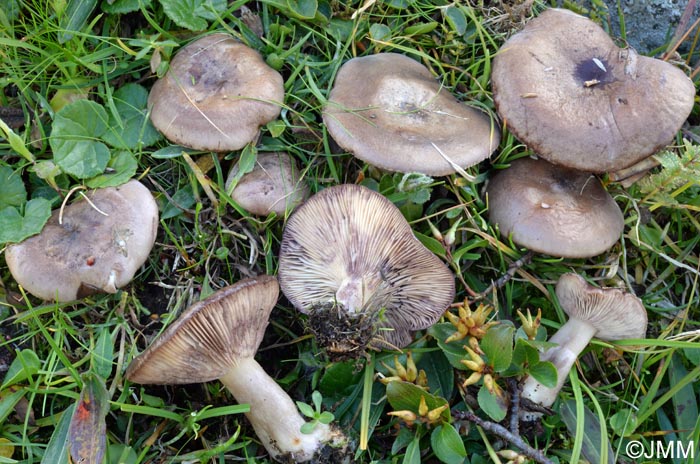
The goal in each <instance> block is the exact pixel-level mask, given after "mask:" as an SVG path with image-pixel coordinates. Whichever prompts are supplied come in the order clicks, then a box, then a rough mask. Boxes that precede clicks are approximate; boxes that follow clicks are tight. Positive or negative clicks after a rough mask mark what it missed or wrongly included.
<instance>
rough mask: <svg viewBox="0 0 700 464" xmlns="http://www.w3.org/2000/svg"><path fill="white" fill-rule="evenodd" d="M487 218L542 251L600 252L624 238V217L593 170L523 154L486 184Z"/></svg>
mask: <svg viewBox="0 0 700 464" xmlns="http://www.w3.org/2000/svg"><path fill="white" fill-rule="evenodd" d="M486 191H487V193H488V201H489V219H490V220H491V222H492V223H494V224H498V225H499V227H500V232H501V234H502V235H504V236H508V235H511V234H512V239H513V241H514V242H515V243H517V244H519V245H522V246H524V247H527V248H530V249H531V250H534V251H537V252H539V253H545V254H548V255H552V256H561V257H565V258H585V257H590V256H596V255H599V254H601V253H603V252H604V251H606V250H607V249H609V248H610V247H612V246H613V245H614V244H615V242H616V241H617V240H618V239H619V238H620V234H622V231H623V229H624V225H625V224H624V219H623V216H622V212H621V211H620V208H619V207H618V206H617V203H615V200H614V199H613V198H612V197H611V196H610V194H608V192H607V191H606V190H605V189H604V188H603V186H602V185H601V184H600V182H599V181H598V179H597V178H596V177H595V176H593V175H592V174H585V173H582V172H579V171H575V170H573V169H567V168H564V167H562V166H556V165H553V164H551V163H548V162H546V161H543V160H534V159H531V158H521V159H518V160H516V161H514V162H513V163H512V164H511V166H510V167H509V168H508V169H504V170H503V171H500V172H498V173H497V174H496V175H495V176H494V177H493V178H492V179H491V180H490V181H489V183H488V186H487V189H486Z"/></svg>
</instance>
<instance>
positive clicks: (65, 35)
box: [58, 0, 97, 44]
mask: <svg viewBox="0 0 700 464" xmlns="http://www.w3.org/2000/svg"><path fill="white" fill-rule="evenodd" d="M96 6H97V0H68V5H67V6H66V9H65V10H64V11H63V14H62V15H61V17H60V20H59V23H58V24H59V26H58V27H59V32H58V43H61V44H62V43H66V42H68V41H69V40H70V39H72V38H73V34H74V33H75V32H80V31H81V30H82V29H83V28H84V27H85V23H86V22H87V20H88V18H89V17H90V15H91V14H92V12H93V10H94V9H95V7H96Z"/></svg>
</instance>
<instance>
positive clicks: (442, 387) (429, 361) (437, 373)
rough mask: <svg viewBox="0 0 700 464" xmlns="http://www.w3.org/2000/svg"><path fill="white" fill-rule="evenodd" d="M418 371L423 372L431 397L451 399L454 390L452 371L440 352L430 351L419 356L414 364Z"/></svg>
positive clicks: (453, 374)
mask: <svg viewBox="0 0 700 464" xmlns="http://www.w3.org/2000/svg"><path fill="white" fill-rule="evenodd" d="M416 367H417V368H418V369H422V370H423V371H425V375H426V377H427V378H428V387H430V392H431V393H432V394H433V395H440V396H442V397H443V398H451V397H452V391H453V390H454V383H455V382H454V376H455V373H454V369H452V366H451V365H450V362H449V361H448V360H447V358H446V357H445V355H444V353H443V352H442V351H440V350H434V351H430V352H428V353H425V354H424V355H423V356H421V358H420V360H418V362H417V363H416Z"/></svg>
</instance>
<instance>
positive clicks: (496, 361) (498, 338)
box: [480, 321, 515, 372]
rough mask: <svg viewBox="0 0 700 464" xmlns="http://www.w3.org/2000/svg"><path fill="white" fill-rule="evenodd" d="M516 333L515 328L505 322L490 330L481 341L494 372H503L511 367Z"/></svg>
mask: <svg viewBox="0 0 700 464" xmlns="http://www.w3.org/2000/svg"><path fill="white" fill-rule="evenodd" d="M514 332H515V328H514V327H513V326H512V325H510V324H507V323H506V321H503V322H502V323H500V324H498V325H494V326H492V327H491V328H489V329H488V331H487V332H486V335H484V338H483V339H482V340H481V343H480V346H481V349H482V351H483V352H484V354H485V355H486V357H487V358H488V364H489V365H490V366H491V368H492V369H493V370H494V372H503V371H505V370H506V369H508V367H509V366H510V362H511V360H512V359H513V333H514Z"/></svg>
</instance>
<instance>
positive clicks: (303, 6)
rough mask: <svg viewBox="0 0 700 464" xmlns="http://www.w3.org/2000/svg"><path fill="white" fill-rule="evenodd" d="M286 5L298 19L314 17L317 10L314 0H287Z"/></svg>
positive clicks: (316, 3)
mask: <svg viewBox="0 0 700 464" xmlns="http://www.w3.org/2000/svg"><path fill="white" fill-rule="evenodd" d="M287 6H289V9H290V10H291V11H292V13H294V14H295V15H296V16H297V17H298V18H299V19H314V17H315V16H316V11H317V10H318V2H317V1H316V0H287Z"/></svg>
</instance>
